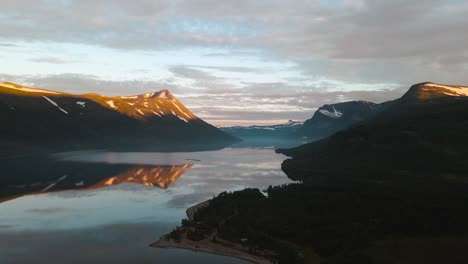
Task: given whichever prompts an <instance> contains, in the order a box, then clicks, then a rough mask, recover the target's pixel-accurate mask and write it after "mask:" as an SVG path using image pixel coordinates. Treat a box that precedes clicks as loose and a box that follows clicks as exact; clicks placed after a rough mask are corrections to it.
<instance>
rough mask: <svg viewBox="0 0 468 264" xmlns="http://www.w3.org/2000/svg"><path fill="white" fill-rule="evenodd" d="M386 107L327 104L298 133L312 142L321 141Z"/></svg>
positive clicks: (363, 103)
mask: <svg viewBox="0 0 468 264" xmlns="http://www.w3.org/2000/svg"><path fill="white" fill-rule="evenodd" d="M386 105H387V104H375V103H371V102H366V101H350V102H344V103H337V104H327V105H324V106H322V107H320V108H319V109H318V110H317V111H316V112H315V113H314V115H313V116H312V118H311V119H308V120H306V121H305V122H304V125H303V126H302V127H301V128H300V129H299V130H298V133H299V135H302V136H306V137H307V138H310V139H312V140H317V139H321V138H324V137H327V136H330V135H332V134H334V133H336V132H338V131H341V130H343V129H346V128H348V127H350V126H352V125H354V124H357V123H359V122H361V121H363V120H365V119H367V118H369V117H371V116H372V115H374V114H376V113H379V112H380V111H381V110H382V109H384V108H385V106H386Z"/></svg>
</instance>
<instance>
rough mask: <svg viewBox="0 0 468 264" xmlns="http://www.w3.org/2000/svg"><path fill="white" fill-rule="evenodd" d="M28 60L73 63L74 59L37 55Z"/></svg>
mask: <svg viewBox="0 0 468 264" xmlns="http://www.w3.org/2000/svg"><path fill="white" fill-rule="evenodd" d="M29 61H32V62H37V63H52V64H69V63H75V62H76V61H74V60H69V59H65V58H59V57H38V58H31V59H29Z"/></svg>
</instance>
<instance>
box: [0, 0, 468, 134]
mask: <svg viewBox="0 0 468 264" xmlns="http://www.w3.org/2000/svg"><path fill="white" fill-rule="evenodd" d="M0 7H1V8H0V21H1V22H0V81H13V82H18V83H21V84H25V85H30V86H36V87H44V88H49V89H55V90H61V91H66V92H73V93H84V92H98V93H101V94H107V95H124V94H125V95H128V94H137V93H145V92H149V91H156V90H160V89H170V90H171V92H172V93H174V94H175V95H176V96H177V97H178V98H179V99H180V100H181V101H182V102H183V103H184V104H186V105H187V106H188V107H189V108H190V109H191V110H193V112H195V113H196V114H197V115H198V116H200V117H202V118H204V119H205V120H207V121H209V122H211V123H213V124H216V125H231V124H242V125H247V124H264V123H277V122H283V121H285V120H288V119H299V120H303V119H307V118H309V117H310V116H311V115H312V113H313V111H314V110H315V109H316V108H317V107H319V106H320V105H323V104H326V103H333V102H339V101H346V100H355V99H363V100H370V101H374V102H381V101H385V100H388V99H393V98H396V97H398V96H400V95H401V94H403V93H404V91H405V90H406V89H408V87H409V86H410V85H411V84H414V83H418V82H423V81H433V82H440V83H448V84H468V74H467V70H468V44H467V43H468V34H467V29H468V16H467V15H466V14H468V1H466V0H445V1H439V0H418V1H416V0H414V1H413V0H392V1H389V0H297V1H295V0H288V1H286V0H256V1H253V0H133V1H128V0H0Z"/></svg>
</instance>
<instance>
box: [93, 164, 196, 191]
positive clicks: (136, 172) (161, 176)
mask: <svg viewBox="0 0 468 264" xmlns="http://www.w3.org/2000/svg"><path fill="white" fill-rule="evenodd" d="M192 166H193V164H181V165H174V166H171V165H164V166H157V167H154V166H150V167H141V166H140V167H136V168H134V169H131V170H129V171H126V172H123V173H121V174H118V175H116V176H112V177H109V178H107V179H104V180H102V181H100V182H98V183H96V184H93V185H91V186H89V187H87V188H84V189H96V188H103V187H106V186H110V185H117V184H121V183H124V182H132V183H138V184H142V185H145V186H157V187H159V188H162V189H167V188H169V186H171V185H172V184H173V183H174V182H176V181H177V180H178V179H179V178H180V176H182V174H184V172H185V170H186V169H189V168H191V167H192Z"/></svg>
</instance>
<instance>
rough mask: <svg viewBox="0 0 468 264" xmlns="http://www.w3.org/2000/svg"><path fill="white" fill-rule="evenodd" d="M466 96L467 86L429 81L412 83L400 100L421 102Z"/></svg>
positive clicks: (467, 94)
mask: <svg viewBox="0 0 468 264" xmlns="http://www.w3.org/2000/svg"><path fill="white" fill-rule="evenodd" d="M465 96H468V87H466V86H456V85H443V84H437V83H431V82H425V83H419V84H415V85H413V86H412V87H411V88H410V89H409V91H408V92H407V93H406V94H405V95H404V96H403V97H402V98H401V101H407V102H413V103H415V102H422V101H427V100H433V99H440V98H457V97H465Z"/></svg>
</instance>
